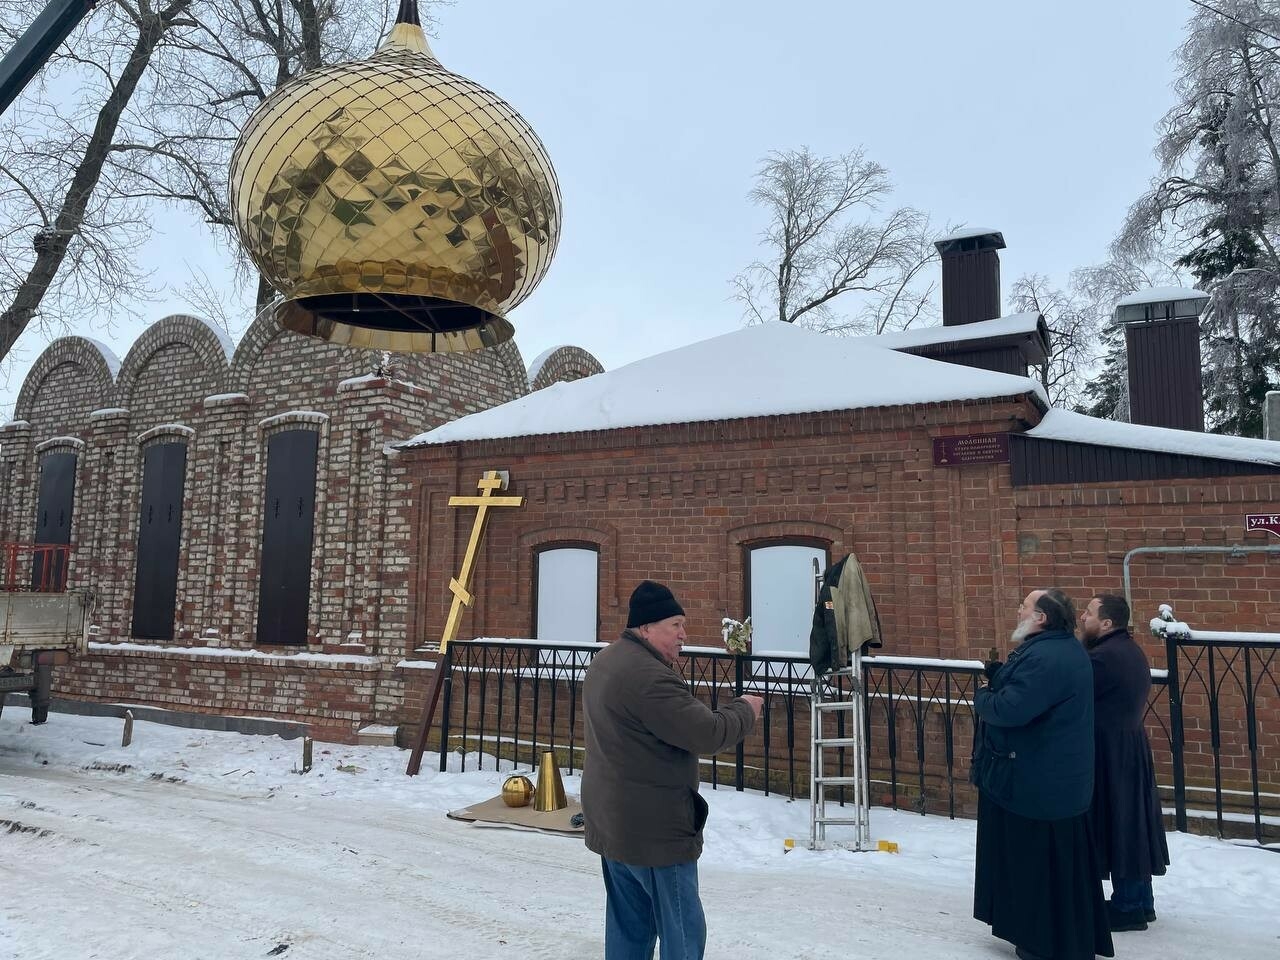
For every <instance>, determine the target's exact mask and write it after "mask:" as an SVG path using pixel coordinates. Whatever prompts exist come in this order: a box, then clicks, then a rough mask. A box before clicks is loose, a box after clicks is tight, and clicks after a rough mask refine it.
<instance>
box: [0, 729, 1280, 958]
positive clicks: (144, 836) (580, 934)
mask: <svg viewBox="0 0 1280 960" xmlns="http://www.w3.org/2000/svg"><path fill="white" fill-rule="evenodd" d="M24 719H25V717H24V715H23V714H22V713H21V712H20V711H17V710H15V709H13V708H10V710H9V711H7V712H6V716H5V717H4V718H3V719H0V957H13V958H19V957H20V958H22V960H38V958H52V957H57V958H58V960H78V958H90V957H98V958H105V960H123V958H131V957H145V958H166V960H168V958H200V960H224V958H225V960H230V958H253V957H267V956H282V957H284V958H285V960H305V958H339V957H340V958H344V960H356V958H379V960H388V958H400V957H405V958H408V957H413V958H436V957H461V958H466V960H484V958H489V957H498V958H501V957H510V958H512V960H530V958H542V957H547V958H550V957H554V958H579V957H581V958H586V957H598V956H600V955H601V954H602V948H601V943H602V923H601V915H602V910H603V890H602V887H601V882H600V878H599V865H598V861H597V860H596V859H595V858H594V857H593V856H592V855H591V854H589V853H588V852H587V851H586V849H585V848H584V847H583V846H582V844H581V843H580V842H578V841H577V840H575V839H567V838H563V837H554V836H545V835H541V834H533V833H520V832H515V831H510V830H502V829H495V828H483V827H475V826H469V825H467V824H462V823H457V822H454V821H451V820H447V819H445V817H444V812H445V811H446V810H449V809H455V808H457V807H461V806H465V805H466V804H468V803H472V802H475V801H478V800H483V799H486V798H488V797H491V796H493V795H494V794H496V793H497V792H498V787H499V785H500V783H501V780H502V778H503V774H499V773H497V772H493V771H486V772H483V773H479V772H469V773H465V774H458V773H446V774H438V773H428V774H424V775H423V776H420V777H417V778H413V779H410V778H407V777H405V776H404V774H403V770H404V764H405V759H406V756H407V755H406V754H405V753H403V752H402V751H399V750H395V749H392V748H371V747H337V746H330V745H324V744H316V757H315V761H316V762H315V769H314V770H313V771H312V772H311V773H310V774H307V775H305V776H304V775H299V774H297V773H295V772H294V769H295V767H297V765H298V763H299V761H300V758H301V741H283V740H280V739H278V738H274V737H246V736H240V735H237V734H227V733H206V732H194V731H190V730H182V729H178V728H173V727H167V726H161V725H157V724H147V723H139V724H137V726H136V728H135V734H134V743H133V745H132V746H131V747H129V748H127V749H121V748H119V747H116V746H110V744H112V743H116V744H118V743H119V737H120V722H119V721H116V720H107V719H101V718H86V717H72V716H65V715H55V716H53V717H52V719H51V720H50V721H49V723H48V724H47V725H45V726H42V727H31V726H29V725H26V724H24V723H23V722H22V721H23V720H24ZM566 786H567V787H568V789H569V790H570V792H576V789H577V780H576V778H566ZM706 796H707V799H708V801H709V802H710V804H711V820H710V822H709V824H708V827H707V847H706V853H705V854H704V857H703V860H702V867H701V876H702V886H703V898H704V901H705V904H706V909H707V915H708V922H709V926H710V938H709V944H708V957H713V958H716V957H718V958H734V960H752V958H770V960H777V958H791V957H795V958H799V957H811V958H823V960H827V958H833V957H857V958H860V960H863V958H865V960H875V958H892V960H905V958H916V957H919V958H964V960H969V958H1011V957H1012V956H1013V951H1012V949H1011V948H1010V947H1008V946H1007V945H1005V944H1003V943H1002V942H1000V941H997V940H994V939H992V938H991V937H990V936H989V935H988V933H987V931H986V928H985V927H984V926H982V925H981V924H979V923H977V922H976V921H974V920H972V919H971V918H970V906H971V902H970V897H971V882H972V871H973V852H972V851H973V835H974V830H973V824H972V823H969V822H965V821H957V822H952V821H948V820H945V819H942V818H936V817H927V818H922V817H918V816H913V815H910V814H905V813H894V812H891V811H883V810H876V811H874V812H873V828H874V830H875V832H876V834H877V836H879V837H883V838H885V839H891V840H896V841H897V842H898V843H899V844H900V847H901V853H900V854H898V855H891V854H883V853H872V854H850V853H844V852H839V851H833V852H826V853H810V852H809V851H807V850H804V849H803V844H804V838H805V836H806V835H807V829H808V828H807V823H808V820H807V815H808V808H807V805H806V804H805V803H803V802H798V803H787V802H786V801H784V800H780V799H776V798H765V797H762V796H758V795H752V794H736V793H733V792H732V791H725V790H720V791H711V790H707V791H706ZM788 837H792V838H795V840H796V842H797V846H798V849H796V850H795V851H794V852H792V853H789V854H784V852H783V840H784V839H785V838H788ZM1170 845H1171V848H1172V854H1173V859H1174V866H1173V868H1172V872H1171V873H1170V875H1169V876H1168V877H1165V878H1163V879H1161V880H1158V881H1157V887H1156V907H1157V910H1158V911H1159V913H1160V920H1159V921H1158V922H1157V923H1156V924H1154V925H1153V926H1152V928H1151V929H1150V930H1149V931H1147V932H1145V933H1126V934H1117V935H1116V948H1117V955H1118V956H1120V957H1132V958H1135V960H1141V958H1150V960H1155V958H1160V960H1178V958H1214V957H1230V958H1238V960H1247V958H1259V960H1261V958H1264V957H1265V958H1268V960H1270V958H1274V957H1276V956H1280V856H1277V855H1276V854H1275V853H1272V852H1267V851H1262V850H1257V849H1252V848H1248V847H1241V846H1235V845H1232V844H1228V843H1222V842H1219V841H1215V840H1209V839H1206V838H1202V837H1188V836H1181V835H1174V836H1172V837H1171V838H1170Z"/></svg>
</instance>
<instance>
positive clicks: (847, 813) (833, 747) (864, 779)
mask: <svg viewBox="0 0 1280 960" xmlns="http://www.w3.org/2000/svg"><path fill="white" fill-rule="evenodd" d="M853 661H854V662H853V663H852V664H850V665H849V666H847V667H845V668H843V669H840V670H832V671H831V672H830V673H824V674H823V675H822V676H820V677H816V678H815V679H814V681H813V693H812V696H811V697H810V700H809V705H810V710H809V729H810V740H811V741H812V742H811V745H810V751H809V849H810V850H825V849H827V848H828V846H833V847H838V848H841V849H845V850H855V851H862V850H869V849H871V800H870V796H871V790H870V781H869V778H868V774H867V762H866V756H867V754H866V742H867V731H866V713H865V710H864V699H863V697H864V692H863V686H862V658H861V656H857V655H855V656H854V658H853ZM841 720H843V723H841ZM841 751H843V753H842V752H841ZM842 759H843V764H841V760H842ZM842 766H843V769H841V767H842ZM831 769H834V770H837V771H838V773H836V774H835V775H832V774H829V773H828V772H827V771H828V770H831ZM829 789H835V790H843V791H851V792H852V794H853V798H852V802H850V800H849V798H848V796H847V795H845V794H841V795H840V796H839V797H837V798H834V799H833V798H829V797H828V796H827V791H828V790H829ZM840 799H843V800H844V803H843V805H841V804H840V803H839V800H840ZM829 800H830V802H831V803H832V804H833V805H835V810H836V811H838V812H833V813H832V814H830V815H829V814H828V813H827V803H828V801H829ZM829 826H840V827H852V828H853V837H852V839H849V840H840V841H836V840H829V839H828V837H827V827H829Z"/></svg>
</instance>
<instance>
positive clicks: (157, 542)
mask: <svg viewBox="0 0 1280 960" xmlns="http://www.w3.org/2000/svg"><path fill="white" fill-rule="evenodd" d="M599 370H600V365H599V363H598V362H596V361H595V360H594V358H592V357H591V356H590V355H588V354H587V353H586V352H585V351H582V350H580V349H578V348H576V347H563V348H558V349H555V350H552V351H548V352H547V353H546V354H544V355H543V356H542V357H540V358H538V360H537V361H536V367H535V369H534V371H533V377H532V379H533V380H534V381H535V382H536V386H538V387H541V386H545V385H547V384H549V383H553V382H556V381H558V380H567V379H574V378H577V377H582V376H587V375H590V374H592V373H595V372H598V371H599ZM530 379H531V377H530V372H529V371H527V370H526V368H525V366H524V363H523V362H522V360H521V357H520V353H519V350H518V349H517V348H516V347H515V345H514V343H510V342H509V343H506V344H503V345H500V346H498V347H495V348H493V349H490V350H486V351H484V352H483V353H479V354H465V355H456V354H434V355H433V354H426V355H424V354H409V355H394V356H392V355H388V354H383V353H379V352H374V351H363V350H352V349H348V348H345V347H340V346H334V345H330V344H326V343H324V342H322V341H319V340H314V339H311V338H308V337H302V336H298V335H296V334H293V333H288V332H285V331H281V330H280V329H279V328H278V327H277V326H275V325H274V323H273V322H272V321H270V320H269V319H265V318H264V319H261V320H259V321H258V322H256V323H255V324H253V325H252V326H251V328H250V329H249V330H248V332H247V333H246V334H245V336H244V337H243V338H242V340H241V342H240V343H239V345H238V346H236V347H234V348H233V346H232V344H231V343H230V342H229V341H228V340H227V339H226V338H225V337H222V336H219V335H218V333H217V332H215V331H214V330H213V329H212V328H211V327H209V326H208V325H206V324H205V323H203V322H202V321H200V320H197V319H194V318H192V317H185V316H172V317H168V318H166V319H164V320H161V321H159V322H158V323H156V324H154V325H152V326H151V327H150V328H148V329H147V331H146V332H145V333H144V334H143V335H142V336H141V337H140V338H139V339H138V340H137V342H136V343H134V344H133V346H132V347H131V349H130V350H129V352H128V354H127V355H126V357H125V358H124V360H123V362H120V361H118V360H116V358H115V357H114V356H113V355H112V354H111V351H110V350H109V349H108V348H106V347H104V346H103V345H101V344H98V343H96V342H94V341H92V340H89V339H86V338H82V337H66V338H63V339H60V340H57V341H55V342H54V343H53V344H51V345H50V346H49V348H48V349H47V350H45V351H44V353H43V354H41V356H40V357H39V358H38V359H37V360H36V362H35V364H34V365H33V367H32V369H31V371H30V373H29V374H28V375H27V377H26V380H25V382H24V384H23V386H22V389H21V392H20V395H19V398H18V401H17V406H16V411H15V412H16V419H15V420H14V421H13V422H11V423H8V424H6V425H5V426H4V427H3V428H0V541H7V542H33V541H38V542H43V543H64V544H70V545H71V547H72V549H71V554H70V564H69V576H68V581H69V584H70V585H71V586H72V587H79V588H85V589H88V590H91V591H92V592H93V594H94V597H95V607H94V612H93V616H92V619H93V627H92V634H93V642H92V644H91V650H90V655H89V656H88V657H85V658H82V659H80V660H78V661H77V662H76V663H75V664H74V666H73V667H71V668H63V669H60V670H59V671H58V673H57V678H56V684H57V689H56V691H55V692H56V693H57V694H59V695H64V696H73V697H78V698H85V699H94V700H106V701H110V702H135V703H137V702H140V703H148V704H153V705H158V706H163V707H168V708H171V709H177V710H186V711H196V712H213V713H228V714H233V715H240V714H259V715H269V716H278V717H287V718H290V719H296V720H304V721H308V722H311V723H313V724H314V725H315V726H316V727H317V729H318V730H319V733H320V735H321V736H332V737H337V738H340V739H350V738H351V737H352V736H353V735H354V731H355V730H356V729H357V728H358V727H359V726H361V725H364V724H367V723H369V722H371V721H372V720H373V719H374V718H375V717H376V716H379V715H380V713H381V712H383V710H382V708H381V707H380V705H379V697H380V696H382V695H384V694H385V693H386V691H385V689H384V687H383V685H381V684H380V682H379V680H380V678H381V677H382V676H383V674H384V673H389V672H390V671H389V670H384V668H383V664H384V662H385V660H386V658H387V657H391V658H399V657H400V656H402V655H403V654H404V653H405V652H406V651H407V650H410V649H412V648H413V647H414V646H415V645H416V643H415V642H413V640H412V638H410V637H409V635H408V634H407V633H406V629H407V619H408V602H409V598H408V592H407V591H408V581H407V575H406V571H407V568H408V565H409V559H410V558H409V552H408V551H409V549H410V542H411V536H410V531H409V529H408V526H407V524H406V523H405V521H404V516H405V508H406V507H407V505H408V501H409V496H410V488H409V486H408V484H407V482H406V480H405V478H404V475H403V473H402V472H398V471H396V470H394V469H392V468H391V464H392V460H393V458H392V456H391V455H390V454H389V453H388V452H387V445H388V444H389V443H390V442H391V441H394V440H399V439H403V438H404V437H405V436H407V435H410V434H412V433H414V432H416V431H418V430H420V429H421V428H422V427H423V426H428V425H435V424H440V423H443V422H446V421H448V420H450V419H453V418H455V417H458V416H462V415H465V414H468V413H472V412H476V411H479V410H482V409H485V408H487V407H490V406H493V405H494V404H499V403H502V402H505V401H509V400H512V399H515V398H518V397H521V396H523V395H525V394H526V393H528V392H529V390H530V389H531V384H530ZM298 653H302V654H304V655H303V656H301V657H299V656H295V654H298ZM392 662H394V660H392ZM393 698H394V694H393Z"/></svg>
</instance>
